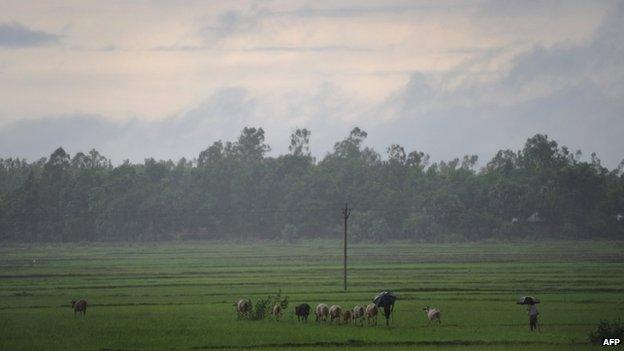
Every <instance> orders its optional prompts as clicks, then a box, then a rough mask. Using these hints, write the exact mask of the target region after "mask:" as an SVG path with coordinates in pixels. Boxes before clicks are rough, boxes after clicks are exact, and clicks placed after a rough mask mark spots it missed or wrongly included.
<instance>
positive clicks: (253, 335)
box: [0, 241, 624, 350]
mask: <svg viewBox="0 0 624 351" xmlns="http://www.w3.org/2000/svg"><path fill="white" fill-rule="evenodd" d="M341 259H342V258H341V246H340V243H339V242H332V241H314V242H308V243H305V244H300V245H277V244H254V245H230V244H215V243H205V242H204V243H197V242H195V243H168V244H158V245H156V244H143V245H139V244H125V245H121V244H119V245H49V246H45V245H34V246H10V247H0V350H44V349H45V350H48V349H50V350H68V349H88V350H89V349H90V350H103V349H110V350H136V349H148V350H151V349H181V350H215V349H229V350H237V349H251V348H259V349H266V350H270V349H279V350H290V349H294V350H327V349H340V350H351V349H353V350H379V349H391V350H413V349H415V348H418V349H422V350H517V349H531V350H577V349H578V350H585V349H586V350H590V349H595V347H593V346H591V345H589V344H587V333H588V332H589V331H590V330H591V329H593V328H594V327H595V326H596V324H597V323H598V321H599V320H600V319H615V318H616V317H621V316H623V315H624V313H623V312H624V284H623V283H624V251H623V250H622V243H613V242H583V243H572V242H557V243H536V244H527V243H524V244H513V245H512V244H444V245H434V244H404V243H395V244H391V245H382V246H378V245H355V246H353V247H352V248H351V251H350V261H349V262H350V266H349V267H350V268H349V292H347V293H344V292H343V291H342V261H341ZM33 260H35V261H33ZM279 289H282V292H283V294H285V295H288V296H289V297H290V306H289V308H288V309H287V310H286V311H285V312H286V315H285V317H284V318H283V320H281V321H279V322H277V321H274V320H264V321H246V320H237V319H236V316H235V313H234V310H233V307H232V302H233V301H234V300H235V299H237V298H240V297H249V298H251V299H252V301H255V300H256V299H258V298H261V297H265V296H266V295H269V294H274V293H276V292H277V291H278V290H279ZM384 289H391V290H392V291H394V292H396V294H397V295H398V296H399V300H398V301H397V305H396V310H395V312H396V313H395V315H394V317H393V321H392V324H391V326H390V327H386V326H385V325H383V324H384V323H383V317H381V318H380V324H379V325H378V326H377V327H359V326H354V325H328V324H320V323H314V318H313V317H311V319H310V322H309V323H308V324H300V323H297V321H296V318H295V317H294V315H293V313H292V310H293V307H294V306H295V305H296V304H298V303H301V302H307V303H309V304H310V305H311V306H313V307H314V306H315V305H316V304H317V303H320V302H324V303H328V304H339V305H342V306H343V307H349V308H351V307H352V306H354V305H355V304H358V303H359V304H366V303H368V302H369V301H370V300H371V299H372V297H373V296H374V295H375V294H376V293H377V292H379V291H381V290H384ZM527 294H530V295H536V296H538V297H539V298H540V299H541V300H542V303H541V304H540V306H539V309H540V320H541V323H542V332H541V333H531V332H529V330H528V317H527V316H526V311H525V309H524V308H523V307H522V306H518V305H516V304H515V303H514V302H515V300H516V299H517V298H518V297H519V296H521V295H527ZM76 298H85V299H87V300H88V302H89V308H88V311H87V316H86V318H81V317H78V318H74V316H73V312H72V310H71V307H70V305H69V301H70V300H71V299H76ZM427 305H428V306H433V307H437V308H439V309H441V311H442V324H441V325H439V326H428V325H427V321H426V317H425V314H424V312H423V311H422V308H423V307H424V306H427Z"/></svg>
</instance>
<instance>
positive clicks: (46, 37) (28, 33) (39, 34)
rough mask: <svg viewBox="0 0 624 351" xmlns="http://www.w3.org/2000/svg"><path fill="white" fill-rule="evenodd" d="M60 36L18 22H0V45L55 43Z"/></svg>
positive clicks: (16, 45)
mask: <svg viewBox="0 0 624 351" xmlns="http://www.w3.org/2000/svg"><path fill="white" fill-rule="evenodd" d="M59 39H60V37H59V36H58V35H55V34H51V33H47V32H44V31H41V30H34V29H30V28H28V27H26V26H24V25H22V24H20V23H18V22H10V23H0V47H2V46H4V47H13V48H15V47H31V46H41V45H47V44H55V43H57V42H58V41H59Z"/></svg>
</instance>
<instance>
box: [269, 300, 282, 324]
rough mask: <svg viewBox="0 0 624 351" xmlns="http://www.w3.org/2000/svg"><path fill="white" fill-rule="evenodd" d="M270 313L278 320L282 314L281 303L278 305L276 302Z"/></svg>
mask: <svg viewBox="0 0 624 351" xmlns="http://www.w3.org/2000/svg"><path fill="white" fill-rule="evenodd" d="M271 314H272V315H273V316H275V320H276V321H278V320H279V318H280V317H281V316H282V305H280V304H279V303H276V304H275V306H273V309H272V310H271Z"/></svg>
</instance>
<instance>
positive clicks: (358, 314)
mask: <svg viewBox="0 0 624 351" xmlns="http://www.w3.org/2000/svg"><path fill="white" fill-rule="evenodd" d="M365 311H366V310H365V308H364V306H362V305H356V306H355V307H353V323H354V324H357V322H358V321H360V322H361V323H362V325H364V314H365V313H366V312H365Z"/></svg>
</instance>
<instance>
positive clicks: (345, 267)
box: [342, 203, 351, 291]
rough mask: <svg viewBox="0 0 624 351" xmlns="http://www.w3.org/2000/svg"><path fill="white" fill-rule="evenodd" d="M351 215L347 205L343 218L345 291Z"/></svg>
mask: <svg viewBox="0 0 624 351" xmlns="http://www.w3.org/2000/svg"><path fill="white" fill-rule="evenodd" d="M350 215H351V209H350V208H349V204H347V203H345V208H344V209H343V210H342V216H343V217H344V291H347V219H349V216H350Z"/></svg>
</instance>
